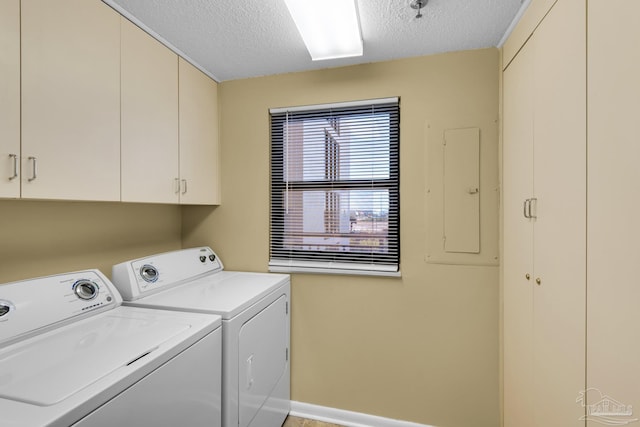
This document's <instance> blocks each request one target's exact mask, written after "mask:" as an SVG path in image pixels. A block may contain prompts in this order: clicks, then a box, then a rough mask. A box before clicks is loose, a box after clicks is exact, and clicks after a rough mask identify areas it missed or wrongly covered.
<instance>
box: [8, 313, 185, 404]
mask: <svg viewBox="0 0 640 427" xmlns="http://www.w3.org/2000/svg"><path fill="white" fill-rule="evenodd" d="M129 311H130V312H129ZM190 327H191V325H190V324H189V323H188V321H186V320H185V321H181V320H180V319H176V318H175V317H173V318H170V317H165V318H162V317H159V316H154V315H153V312H152V311H149V314H148V315H143V314H141V313H140V311H137V312H136V311H135V309H132V308H129V307H120V308H117V309H115V310H111V311H109V312H106V313H103V314H102V315H98V316H94V317H91V318H89V319H85V320H83V321H80V322H77V323H73V324H71V325H67V326H64V327H61V328H58V329H55V330H52V331H49V332H47V333H44V334H41V335H38V336H36V337H33V338H30V339H27V340H24V341H21V342H18V343H16V344H14V345H11V346H8V347H5V348H3V349H1V350H0V398H4V399H11V400H16V401H21V402H25V403H29V404H34V405H40V406H49V405H53V404H56V403H58V402H61V401H63V400H64V399H66V398H68V397H69V396H71V395H73V394H75V393H78V392H80V391H81V390H82V389H84V388H85V387H87V386H89V385H91V384H93V383H95V382H97V381H100V380H101V379H102V378H105V377H108V376H109V375H110V374H112V373H113V372H115V371H118V370H120V369H134V368H132V367H133V366H142V365H136V364H135V363H134V362H136V361H137V363H144V362H143V361H142V360H138V359H140V358H141V357H142V356H144V355H145V354H149V353H150V352H152V351H154V350H156V349H158V346H160V345H161V344H162V343H164V342H166V341H167V340H170V339H171V338H173V337H175V336H176V335H178V334H180V333H183V332H184V331H186V330H187V329H189V328H190ZM129 365H131V366H129Z"/></svg>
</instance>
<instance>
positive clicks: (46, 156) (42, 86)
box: [21, 0, 120, 201]
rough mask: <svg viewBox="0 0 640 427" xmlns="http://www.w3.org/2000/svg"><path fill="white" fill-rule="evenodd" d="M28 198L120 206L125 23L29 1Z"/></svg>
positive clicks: (71, 2)
mask: <svg viewBox="0 0 640 427" xmlns="http://www.w3.org/2000/svg"><path fill="white" fill-rule="evenodd" d="M21 16H22V197H23V198H42V199H72V200H107V201H116V200H120V16H119V15H118V14H117V13H115V12H114V11H113V10H112V9H110V8H109V7H108V6H106V5H105V4H103V3H102V2H100V1H97V0H90V1H87V0H83V1H78V0H56V1H51V0H22V10H21Z"/></svg>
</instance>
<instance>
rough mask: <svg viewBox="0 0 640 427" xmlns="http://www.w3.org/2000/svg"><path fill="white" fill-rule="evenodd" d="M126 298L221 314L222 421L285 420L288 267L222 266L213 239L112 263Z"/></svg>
mask: <svg viewBox="0 0 640 427" xmlns="http://www.w3.org/2000/svg"><path fill="white" fill-rule="evenodd" d="M112 277H113V282H114V284H115V285H116V286H117V287H118V290H119V291H120V293H121V294H122V296H123V298H124V300H125V302H124V304H128V305H133V306H138V307H153V308H162V309H168V310H178V311H191V312H198V313H214V314H218V315H220V316H222V425H223V427H281V426H282V423H283V422H284V419H285V418H286V416H287V414H288V413H289V409H290V406H291V405H290V391H289V390H290V384H289V383H290V367H289V336H290V335H289V334H290V332H289V308H290V307H289V301H290V294H291V290H290V287H291V285H290V279H289V275H288V274H271V273H249V272H235V271H224V269H223V265H222V262H221V261H220V259H219V258H218V257H217V255H216V254H215V253H214V252H213V251H212V250H211V249H210V248H208V247H199V248H191V249H184V250H179V251H174V252H168V253H164V254H158V255H152V256H149V257H146V258H141V259H137V260H133V261H127V262H124V263H121V264H118V265H115V266H114V267H113V276H112Z"/></svg>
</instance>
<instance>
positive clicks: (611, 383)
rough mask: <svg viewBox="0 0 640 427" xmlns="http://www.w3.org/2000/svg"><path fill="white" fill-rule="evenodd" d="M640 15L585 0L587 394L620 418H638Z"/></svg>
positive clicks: (629, 0) (638, 7)
mask: <svg viewBox="0 0 640 427" xmlns="http://www.w3.org/2000/svg"><path fill="white" fill-rule="evenodd" d="M639 15H640V2H638V1H637V0H615V1H611V0H590V1H589V23H588V25H589V36H588V37H589V54H588V58H589V62H588V76H589V81H588V93H589V111H588V123H589V128H588V147H589V161H588V171H589V175H588V194H589V197H588V212H589V216H588V224H587V235H588V240H589V250H588V255H587V260H588V263H587V266H588V267H587V278H588V282H587V290H588V302H587V324H588V333H587V386H588V388H590V389H591V390H590V391H589V395H588V396H587V397H588V400H589V402H588V403H589V404H591V405H596V404H597V403H598V402H604V401H605V400H607V398H608V399H609V401H613V403H616V402H617V403H618V404H620V405H622V406H618V407H615V408H614V407H613V405H612V406H611V407H610V412H611V415H610V418H611V419H613V420H615V421H618V422H619V424H623V422H625V424H626V421H629V422H632V421H633V420H637V419H638V418H640V389H639V388H638V384H640V328H639V327H638V325H640V309H639V307H638V306H639V302H640V286H638V260H639V259H640V249H638V240H639V237H640V222H639V221H638V212H639V211H640V198H639V196H640V168H639V167H638V160H639V159H640V141H639V140H638V129H636V125H637V123H638V118H640V101H639V100H640V83H639V76H640V50H639V49H638V41H639V40H640V27H639V26H638V22H637V17H638V16H639ZM625 412H628V413H625ZM601 421H602V418H600V417H597V416H594V417H592V418H591V421H590V422H589V424H588V425H589V426H593V427H595V426H600V425H602V423H601ZM634 424H635V422H632V423H631V424H629V425H634Z"/></svg>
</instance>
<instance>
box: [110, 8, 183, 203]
mask: <svg viewBox="0 0 640 427" xmlns="http://www.w3.org/2000/svg"><path fill="white" fill-rule="evenodd" d="M121 21H122V201H125V202H154V203H178V183H177V182H176V180H177V179H178V56H177V55H176V54H175V53H173V52H171V51H170V50H169V49H167V48H166V47H165V46H163V45H162V44H160V43H159V42H158V41H156V40H155V39H153V38H152V37H151V36H149V35H148V34H147V33H145V32H144V31H142V30H141V29H139V28H138V27H136V26H135V25H133V24H132V23H131V22H129V21H128V20H126V19H124V18H122V20H121Z"/></svg>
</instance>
